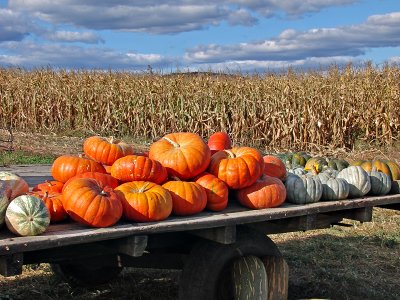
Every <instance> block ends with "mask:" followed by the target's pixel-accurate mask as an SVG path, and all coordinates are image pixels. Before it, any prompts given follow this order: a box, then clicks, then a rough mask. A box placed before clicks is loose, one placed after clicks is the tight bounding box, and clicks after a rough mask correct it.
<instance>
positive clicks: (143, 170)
mask: <svg viewBox="0 0 400 300" xmlns="http://www.w3.org/2000/svg"><path fill="white" fill-rule="evenodd" d="M111 176H113V177H115V178H117V179H118V180H121V181H122V182H129V181H151V182H154V183H156V184H162V183H164V182H165V181H167V177H168V174H167V169H166V168H165V167H164V166H163V165H162V164H161V163H160V162H158V161H156V160H154V159H151V158H148V157H145V156H139V155H127V156H124V157H121V158H119V159H117V160H116V161H115V162H114V163H113V165H112V166H111Z"/></svg>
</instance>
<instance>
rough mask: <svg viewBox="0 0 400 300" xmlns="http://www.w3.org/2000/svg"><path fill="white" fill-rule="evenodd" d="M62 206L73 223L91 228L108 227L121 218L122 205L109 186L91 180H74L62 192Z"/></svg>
mask: <svg viewBox="0 0 400 300" xmlns="http://www.w3.org/2000/svg"><path fill="white" fill-rule="evenodd" d="M62 201H63V206H64V209H65V211H66V212H67V213H68V215H69V216H70V217H71V219H73V220H74V221H76V222H78V223H80V224H83V225H88V226H91V227H108V226H112V225H114V224H115V223H117V222H118V220H119V219H120V218H121V216H122V203H121V200H120V199H119V197H118V195H117V194H116V193H115V192H114V190H113V189H112V188H111V187H109V186H103V185H102V184H101V183H100V182H98V181H96V180H95V179H92V178H74V179H72V180H71V181H70V182H69V183H68V184H67V185H66V186H65V187H64V190H63V200H62Z"/></svg>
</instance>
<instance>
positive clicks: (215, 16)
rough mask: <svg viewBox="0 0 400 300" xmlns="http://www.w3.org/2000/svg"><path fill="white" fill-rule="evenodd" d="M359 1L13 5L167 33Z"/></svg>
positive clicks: (96, 24)
mask: <svg viewBox="0 0 400 300" xmlns="http://www.w3.org/2000/svg"><path fill="white" fill-rule="evenodd" d="M353 2H356V0H326V1H325V0H291V1H282V0H268V1H261V0H260V1H256V0H250V1H247V0H224V1H210V0H207V1H198V0H180V1H179V0H172V1H164V2H160V1H154V0H149V1H143V0H142V1H134V0H127V1H120V0H118V1H112V2H111V1H104V0H102V1H94V0H86V1H77V0H59V1H50V0H9V6H10V7H11V8H12V9H14V10H16V11H24V12H28V13H30V14H32V15H34V16H35V17H37V18H39V19H42V20H45V21H48V22H51V23H54V24H69V25H73V26H80V27H85V28H89V29H96V30H98V29H109V30H125V31H142V32H148V33H157V34H165V33H177V32H183V31H191V30H198V29H201V28H203V27H205V26H209V25H218V24H220V23H221V22H222V21H227V22H229V23H230V24H231V25H245V26H251V25H254V24H256V23H257V20H258V19H259V18H260V17H261V16H263V17H272V16H273V15H276V14H284V15H287V16H290V17H293V16H297V17H299V16H301V15H303V14H305V13H312V12H318V11H320V10H322V9H324V8H327V7H330V6H338V5H345V4H349V3H353Z"/></svg>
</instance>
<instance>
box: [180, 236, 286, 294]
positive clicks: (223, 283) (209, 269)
mask: <svg viewBox="0 0 400 300" xmlns="http://www.w3.org/2000/svg"><path fill="white" fill-rule="evenodd" d="M249 262H250V264H252V267H251V269H249V268H248V266H249ZM261 262H262V264H261ZM276 262H277V263H276ZM238 268H239V269H240V270H239V269H238ZM237 270H239V271H240V272H239V275H238V272H237ZM235 272H236V273H237V274H235ZM240 274H241V275H240ZM250 277H252V278H256V280H254V279H250ZM287 279H288V268H287V265H286V262H285V261H284V260H283V259H282V257H281V254H280V252H279V250H278V248H277V246H276V245H275V244H274V242H272V241H271V240H270V239H269V238H268V237H267V236H266V235H264V234H262V233H259V232H256V231H253V230H249V229H246V228H238V231H237V239H236V242H235V243H234V244H229V245H223V244H219V243H216V242H212V241H206V240H205V241H201V242H199V243H197V244H195V245H194V247H193V249H192V251H191V253H190V256H189V258H188V260H187V262H186V264H185V266H184V269H183V272H182V276H181V281H180V285H179V299H181V300H183V299H193V300H206V299H207V300H210V299H218V300H219V299H246V298H247V299H267V298H268V299H275V297H277V298H276V299H285V297H287ZM242 295H247V296H246V297H245V298H243V297H242ZM265 295H267V297H266V296H265ZM262 297H263V298H262Z"/></svg>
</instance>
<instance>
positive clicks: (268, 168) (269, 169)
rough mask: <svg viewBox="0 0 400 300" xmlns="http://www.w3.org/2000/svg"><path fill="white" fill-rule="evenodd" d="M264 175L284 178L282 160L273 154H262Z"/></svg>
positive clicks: (284, 171)
mask: <svg viewBox="0 0 400 300" xmlns="http://www.w3.org/2000/svg"><path fill="white" fill-rule="evenodd" d="M263 160H264V175H267V176H272V177H277V178H279V179H281V180H284V179H285V178H286V167H285V164H284V163H283V161H282V160H281V159H280V158H279V157H276V156H274V155H265V156H263Z"/></svg>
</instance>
